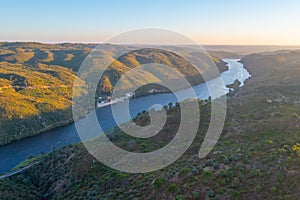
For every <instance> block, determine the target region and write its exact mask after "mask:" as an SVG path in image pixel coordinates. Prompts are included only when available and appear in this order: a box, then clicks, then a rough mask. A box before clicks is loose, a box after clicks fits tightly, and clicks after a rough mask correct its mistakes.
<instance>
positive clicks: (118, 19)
mask: <svg viewBox="0 0 300 200" xmlns="http://www.w3.org/2000/svg"><path fill="white" fill-rule="evenodd" d="M0 5H1V12H0V27H1V29H0V40H1V41H40V42H102V41H103V40H105V39H107V38H110V37H111V36H113V35H116V34H119V33H121V32H124V31H129V30H133V29H139V28H146V27H147V28H152V27H153V28H166V29H171V30H174V31H177V32H180V33H183V34H185V35H187V36H189V37H191V38H192V39H193V40H195V41H197V42H199V43H201V44H251V45H264V44H267V45H300V12H299V11H300V1H299V0H148V1H146V0H95V1H92V0H81V1H77V0H47V1H46V0H6V1H4V0H0Z"/></svg>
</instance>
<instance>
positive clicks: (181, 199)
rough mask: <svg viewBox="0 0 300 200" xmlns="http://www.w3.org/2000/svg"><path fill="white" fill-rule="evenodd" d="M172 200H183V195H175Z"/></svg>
mask: <svg viewBox="0 0 300 200" xmlns="http://www.w3.org/2000/svg"><path fill="white" fill-rule="evenodd" d="M173 200H185V197H184V196H183V195H177V196H176V197H175V198H174V199H173Z"/></svg>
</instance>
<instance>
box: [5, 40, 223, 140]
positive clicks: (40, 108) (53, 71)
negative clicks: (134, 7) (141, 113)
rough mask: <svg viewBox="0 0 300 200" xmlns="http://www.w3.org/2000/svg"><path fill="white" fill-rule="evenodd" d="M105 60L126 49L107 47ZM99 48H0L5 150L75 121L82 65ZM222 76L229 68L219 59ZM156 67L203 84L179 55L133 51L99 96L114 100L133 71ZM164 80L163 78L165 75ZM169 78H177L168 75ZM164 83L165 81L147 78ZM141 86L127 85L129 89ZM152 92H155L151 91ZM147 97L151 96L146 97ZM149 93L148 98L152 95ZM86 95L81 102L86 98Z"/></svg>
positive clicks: (120, 61)
mask: <svg viewBox="0 0 300 200" xmlns="http://www.w3.org/2000/svg"><path fill="white" fill-rule="evenodd" d="M105 45H106V46H107V48H106V50H105V51H101V52H98V53H101V55H103V56H108V57H111V56H115V54H116V52H118V50H119V49H120V48H123V49H128V50H131V49H133V48H132V47H125V46H122V47H121V46H116V45H110V44H105ZM95 46H96V45H92V44H90V45H89V44H40V43H34V42H32V43H22V42H17V43H0V145H3V144H7V143H9V142H11V141H13V140H19V139H22V138H24V137H27V136H32V135H36V134H39V133H41V132H44V131H47V130H49V129H51V128H54V127H57V126H62V125H65V124H67V123H70V122H71V121H72V113H71V109H70V108H71V103H72V87H73V81H74V79H75V75H76V72H77V71H78V69H79V67H80V65H81V63H82V62H83V60H84V59H85V57H86V56H87V55H88V53H90V52H91V49H92V48H94V47H95ZM213 59H214V61H215V62H216V64H217V65H218V67H219V69H220V70H221V71H224V70H226V69H227V68H226V66H225V63H224V62H222V61H221V60H220V59H218V58H217V57H213ZM150 62H156V63H161V64H166V65H169V66H170V67H173V68H174V69H177V70H178V71H180V72H182V73H183V74H184V75H185V76H187V77H188V78H189V80H190V81H191V82H192V84H193V85H195V84H198V83H200V82H202V79H201V78H200V77H199V75H197V74H195V73H196V72H195V70H194V71H193V70H191V69H193V68H192V67H191V66H189V64H188V63H187V61H185V60H184V59H183V58H182V57H179V56H178V55H176V54H172V53H170V52H166V51H156V50H153V49H148V50H140V51H133V52H131V53H129V54H128V55H123V56H121V57H120V58H119V59H118V60H115V61H114V62H113V63H112V64H111V65H110V68H109V70H108V71H107V72H106V73H105V75H104V76H103V79H101V80H100V82H99V87H98V89H99V90H98V94H97V95H98V96H102V95H110V93H111V91H112V89H113V86H114V85H115V84H116V82H117V80H118V79H120V77H121V76H122V75H123V74H124V73H126V72H127V71H128V70H130V69H132V68H134V67H136V66H139V65H141V64H146V63H150ZM162 74H163V72H162ZM164 75H166V76H167V78H170V79H172V76H170V75H168V74H167V73H164ZM145 78H146V79H148V80H153V81H157V82H159V77H154V76H151V74H150V73H148V74H145ZM136 81H139V80H132V81H131V82H128V83H126V84H124V85H126V86H127V87H128V88H130V87H131V85H134V83H135V82H136ZM147 90H149V88H147ZM146 92H147V91H146ZM146 92H144V94H146ZM81 94H82V92H81V91H80V92H79V93H78V94H76V95H77V96H79V95H81Z"/></svg>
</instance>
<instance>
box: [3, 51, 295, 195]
mask: <svg viewBox="0 0 300 200" xmlns="http://www.w3.org/2000/svg"><path fill="white" fill-rule="evenodd" d="M290 56H291V54H284V55H280V56H279V57H278V55H275V56H266V55H250V56H247V57H245V58H244V59H243V60H242V62H244V63H245V64H246V67H247V68H248V70H249V71H250V72H251V73H252V74H254V77H253V78H252V79H250V80H249V81H248V82H247V84H246V85H245V86H244V87H243V88H242V89H241V90H240V91H238V92H237V93H236V94H235V95H234V96H233V97H230V100H229V105H228V115H227V120H226V125H225V128H224V132H223V134H222V137H221V139H220V140H219V142H218V144H217V146H216V147H215V148H214V150H213V151H212V153H211V154H210V155H209V156H208V157H206V158H204V159H198V158H197V157H196V154H197V152H198V150H199V147H200V145H201V141H202V138H203V133H204V132H205V130H206V128H207V124H208V122H209V106H208V105H204V106H202V107H201V112H202V115H201V116H202V121H201V124H200V126H199V127H200V128H199V132H198V135H197V138H196V139H195V141H194V143H193V145H192V146H191V147H190V149H189V150H188V151H187V152H186V153H185V154H184V155H183V156H182V157H181V158H180V159H179V160H178V161H176V162H175V163H174V164H172V165H171V166H169V167H167V168H165V169H162V170H159V171H156V172H152V173H147V174H126V173H120V172H117V171H114V170H112V169H110V168H108V167H106V166H104V165H102V164H101V163H99V162H98V161H96V160H95V159H94V158H93V157H92V156H91V155H89V154H88V152H87V151H86V150H85V149H84V147H83V146H82V145H80V144H76V145H71V146H68V147H64V148H62V149H61V150H58V151H55V152H52V153H50V154H49V155H47V156H46V157H45V158H43V159H42V160H41V162H40V163H39V164H37V165H35V166H34V167H32V168H31V169H29V170H28V171H26V172H24V173H22V174H20V175H17V176H14V177H12V178H10V179H7V180H3V181H1V182H0V191H1V192H0V195H2V197H3V198H12V197H15V198H19V197H24V198H25V197H31V198H32V199H42V198H50V199H51V198H52V199H57V198H58V199H60V198H70V197H73V198H74V199H77V198H80V199H101V198H103V199H134V198H136V199H174V198H175V199H205V198H208V199H209V198H212V199H213V198H216V199H225V198H230V199H286V200H287V199H297V198H298V197H299V195H300V191H299V187H300V185H299V183H300V144H299V143H300V134H299V133H300V132H299V125H300V118H299V115H300V113H299V110H300V109H299V95H300V94H299V93H298V90H297V89H295V88H298V84H299V82H298V80H299V77H300V74H299V66H300V59H299V55H298V54H294V55H293V57H292V58H294V59H293V61H292V62H289V61H291V60H286V61H285V62H283V63H281V62H280V61H278V59H277V58H280V59H279V60H283V58H285V57H289V58H290ZM280 66H281V67H280ZM279 67H280V68H279ZM297 68H298V70H297ZM262 72H263V73H262ZM178 111H179V110H178V107H174V108H172V109H170V110H169V111H168V114H169V115H168V116H169V118H168V119H169V120H170V121H169V123H168V125H167V127H165V129H164V130H163V132H162V133H161V134H159V136H157V137H154V138H153V139H152V140H149V141H147V140H137V141H136V143H135V142H132V141H131V140H132V138H128V137H126V136H124V135H123V134H121V133H117V134H114V136H113V138H111V139H112V140H113V141H114V142H115V143H116V144H118V145H120V146H122V147H123V148H127V149H128V150H135V151H149V150H152V149H157V148H158V147H160V146H163V145H165V144H166V143H167V142H168V141H169V140H170V138H171V137H172V134H174V132H175V130H176V125H175V124H176V123H173V122H175V121H178V120H179V112H178ZM137 121H138V122H139V123H147V115H141V116H140V117H139V118H138V119H137ZM115 131H116V132H119V131H118V130H115ZM132 144H135V145H134V146H132Z"/></svg>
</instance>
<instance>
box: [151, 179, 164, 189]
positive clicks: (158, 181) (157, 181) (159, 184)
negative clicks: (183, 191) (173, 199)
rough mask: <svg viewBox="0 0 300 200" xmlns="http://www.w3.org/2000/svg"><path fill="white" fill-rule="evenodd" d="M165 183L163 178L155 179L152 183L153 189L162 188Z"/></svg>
mask: <svg viewBox="0 0 300 200" xmlns="http://www.w3.org/2000/svg"><path fill="white" fill-rule="evenodd" d="M165 182H167V181H166V179H164V178H157V179H155V181H154V187H155V188H156V189H158V188H160V187H162V186H163V184H164V183H165Z"/></svg>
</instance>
